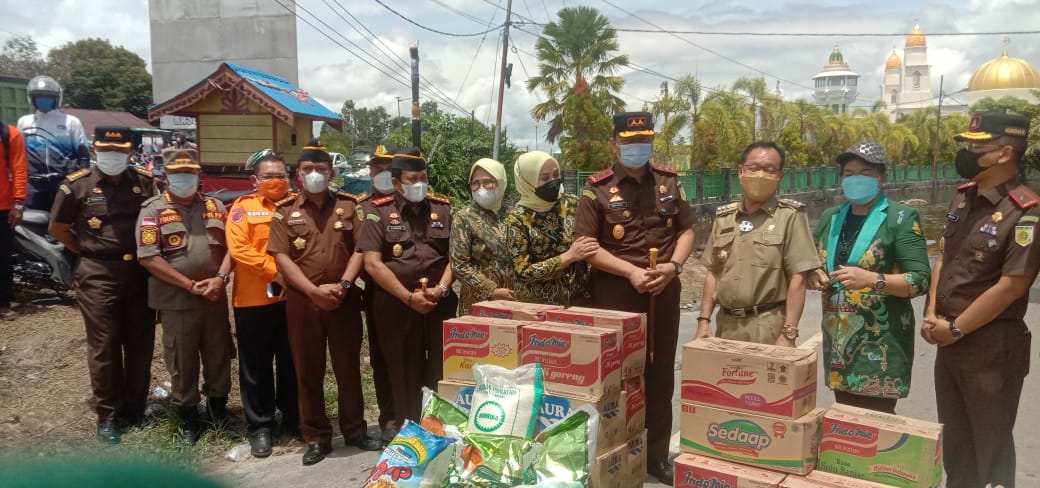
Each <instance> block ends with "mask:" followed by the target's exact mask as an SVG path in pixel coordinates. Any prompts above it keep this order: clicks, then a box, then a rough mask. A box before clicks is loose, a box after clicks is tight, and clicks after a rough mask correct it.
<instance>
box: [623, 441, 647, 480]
mask: <svg viewBox="0 0 1040 488" xmlns="http://www.w3.org/2000/svg"><path fill="white" fill-rule="evenodd" d="M625 445H626V447H627V450H628V455H627V456H626V460H625V470H626V471H628V476H627V477H626V479H627V482H626V486H628V487H629V488H639V487H641V486H643V483H644V482H645V481H646V431H645V430H644V431H642V432H640V433H639V435H635V436H632V437H631V438H629V439H628V441H627V442H626V443H625Z"/></svg>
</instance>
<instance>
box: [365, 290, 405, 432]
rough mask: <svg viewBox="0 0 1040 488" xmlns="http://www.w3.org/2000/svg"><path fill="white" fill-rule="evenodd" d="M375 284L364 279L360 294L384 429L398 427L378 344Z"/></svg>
mask: <svg viewBox="0 0 1040 488" xmlns="http://www.w3.org/2000/svg"><path fill="white" fill-rule="evenodd" d="M376 288H379V285H376V283H375V280H373V279H372V278H371V277H367V279H365V291H364V295H363V296H362V309H363V310H364V311H365V329H366V330H367V331H368V358H369V364H370V366H372V383H373V386H375V390H376V405H377V406H378V407H379V428H380V429H383V430H386V429H392V428H400V427H401V426H400V425H397V423H396V422H394V393H393V390H392V386H391V385H390V375H389V374H388V373H387V371H386V359H385V358H384V357H383V349H382V348H381V347H380V346H379V329H378V328H376V325H375V324H376V318H375V317H376V311H375V307H373V306H372V304H373V302H375V296H376Z"/></svg>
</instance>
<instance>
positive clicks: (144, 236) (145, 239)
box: [141, 225, 159, 246]
mask: <svg viewBox="0 0 1040 488" xmlns="http://www.w3.org/2000/svg"><path fill="white" fill-rule="evenodd" d="M156 242H159V227H158V226H155V225H142V226H141V244H143V245H145V246H154V245H155V243H156Z"/></svg>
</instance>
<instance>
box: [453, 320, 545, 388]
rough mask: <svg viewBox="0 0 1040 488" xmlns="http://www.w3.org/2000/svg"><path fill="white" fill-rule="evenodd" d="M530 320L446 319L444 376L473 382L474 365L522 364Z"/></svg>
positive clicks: (507, 366)
mask: <svg viewBox="0 0 1040 488" xmlns="http://www.w3.org/2000/svg"><path fill="white" fill-rule="evenodd" d="M526 323H527V322H522V321H517V320H506V319H494V318H489V317H474V316H471V315H467V316H462V317H458V318H454V319H449V320H445V321H444V325H443V341H442V344H443V345H444V349H443V350H444V379H447V380H451V381H461V382H464V383H469V384H473V365H474V364H477V363H483V364H494V365H496V366H502V367H503V368H508V369H515V368H516V367H517V366H520V340H521V335H520V334H521V330H522V329H523V326H524V324H526Z"/></svg>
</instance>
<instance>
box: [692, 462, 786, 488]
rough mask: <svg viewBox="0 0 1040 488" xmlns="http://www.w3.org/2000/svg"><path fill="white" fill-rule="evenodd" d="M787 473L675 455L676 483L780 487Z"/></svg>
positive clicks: (735, 487)
mask: <svg viewBox="0 0 1040 488" xmlns="http://www.w3.org/2000/svg"><path fill="white" fill-rule="evenodd" d="M785 477H786V476H785V475H783V474H781V473H777V472H775V471H767V470H764V469H760V468H754V467H751V466H744V465H743V464H737V463H731V462H729V461H723V460H721V459H713V458H710V457H705V456H698V455H696V454H681V455H679V457H677V458H675V484H674V485H673V486H676V487H679V486H692V487H698V488H703V487H710V488H721V487H730V488H777V487H779V486H780V483H781V482H782V481H783V480H784V478H785Z"/></svg>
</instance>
